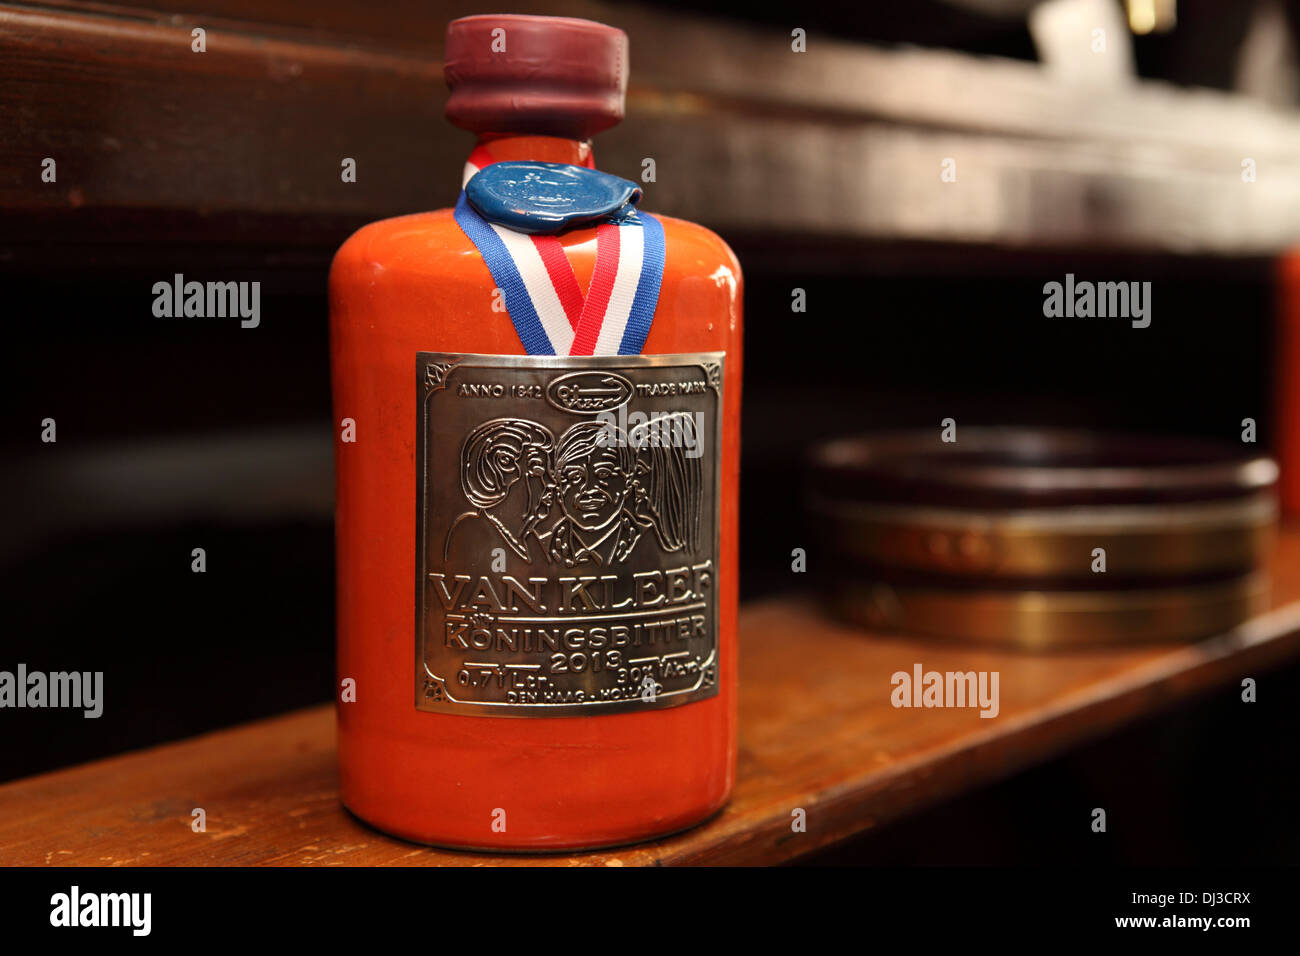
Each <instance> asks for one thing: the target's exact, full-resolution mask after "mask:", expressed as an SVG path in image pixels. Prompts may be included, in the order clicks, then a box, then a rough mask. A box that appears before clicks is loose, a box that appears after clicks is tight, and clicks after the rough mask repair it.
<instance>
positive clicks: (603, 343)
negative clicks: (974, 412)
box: [330, 16, 741, 850]
mask: <svg viewBox="0 0 1300 956" xmlns="http://www.w3.org/2000/svg"><path fill="white" fill-rule="evenodd" d="M626 43H627V39H626V37H625V36H624V35H623V34H622V33H621V32H620V31H617V30H612V29H610V28H607V27H603V26H600V25H598V24H592V23H589V22H586V21H579V20H565V19H553V18H535V17H509V16H492V17H471V18H467V19H465V20H461V21H456V22H454V23H453V24H452V25H451V26H450V27H449V30H448V42H447V74H448V81H449V84H450V86H451V89H452V95H451V99H450V101H449V105H448V116H449V117H450V118H451V119H452V120H453V121H454V122H456V123H457V125H460V126H463V127H465V128H468V129H471V130H473V131H475V132H476V133H477V134H478V136H479V145H478V147H477V148H476V149H475V151H474V153H473V157H475V158H474V163H475V165H476V166H482V167H483V168H484V169H485V170H493V171H494V175H495V177H496V178H495V179H494V180H493V182H494V183H495V184H496V185H498V186H500V187H501V188H503V189H505V190H507V192H508V191H509V190H510V189H515V188H516V187H518V188H521V189H524V190H525V192H527V190H528V189H530V188H533V187H530V186H529V185H528V183H527V182H526V180H528V179H529V178H530V177H532V178H533V179H538V177H539V176H540V180H543V181H545V182H544V184H543V187H542V188H541V191H540V192H538V191H537V189H534V190H533V191H532V192H528V193H527V195H526V196H525V200H526V201H524V202H523V206H522V207H521V208H523V209H524V218H523V219H522V220H520V221H521V222H522V224H523V226H524V227H525V228H527V229H532V228H534V226H533V225H532V219H529V218H528V217H531V216H534V215H535V214H536V215H537V216H540V217H542V218H543V219H544V218H545V215H546V213H547V211H548V207H547V203H548V202H550V200H551V198H552V197H551V196H550V194H549V193H547V192H546V190H547V189H551V188H552V185H551V180H549V179H548V178H547V177H550V176H552V175H553V176H554V177H556V178H555V182H556V183H559V185H558V186H554V188H555V189H559V190H560V191H561V192H562V191H563V189H565V188H568V185H569V184H570V183H573V184H576V185H575V186H574V188H575V189H576V190H577V191H578V193H579V194H581V196H585V197H587V198H586V199H582V200H581V201H579V202H577V203H576V206H582V205H583V202H589V200H590V195H595V196H596V198H597V200H599V199H600V197H601V196H603V195H605V192H603V191H607V190H610V189H614V190H616V189H617V188H618V186H617V182H615V181H613V180H612V179H611V178H610V177H603V176H601V174H599V173H594V172H590V171H589V170H590V167H592V166H593V162H592V153H591V144H590V136H591V135H592V134H593V133H595V132H598V131H599V130H600V129H603V128H605V127H607V126H609V125H612V123H613V122H616V121H617V120H618V119H619V117H620V116H621V112H622V99H623V91H624V89H625V84H626V70H627V57H626ZM467 152H468V143H467ZM646 152H647V153H648V154H653V150H652V149H650V148H647V151H646ZM487 164H499V166H495V167H494V166H493V165H487ZM529 164H532V165H531V166H530V165H529ZM539 164H540V165H539ZM546 164H556V165H553V166H552V165H546ZM538 170H540V171H541V172H540V174H539V173H538V172H537V171H538ZM502 171H504V172H502ZM638 172H639V170H638ZM479 176H480V177H481V178H479V179H478V183H479V184H480V185H481V184H483V183H486V182H487V180H488V178H489V177H487V176H485V174H484V173H480V174H479ZM611 182H614V185H613V186H611V185H610V184H611ZM521 183H522V184H523V185H520V184H521ZM501 184H504V185H501ZM459 185H460V184H458V183H447V184H445V187H444V190H445V192H446V194H447V195H448V196H449V197H450V196H451V195H454V194H455V191H456V189H457V187H458V186H459ZM488 185H492V184H491V183H489V184H488ZM624 185H630V184H624ZM435 186H436V184H435ZM477 188H478V186H476V185H473V184H471V188H470V189H468V190H467V192H466V194H465V195H466V196H473V195H475V192H474V190H475V189H477ZM593 190H594V192H592V191H593ZM589 194H590V195H589ZM481 195H487V196H488V199H487V200H482V199H481V198H480V200H479V201H478V202H479V206H481V209H482V213H481V215H480V214H479V212H477V211H473V210H471V209H470V206H468V205H466V203H467V200H466V198H465V196H463V197H462V199H461V205H460V206H458V209H457V211H453V210H451V209H445V210H440V211H437V212H427V213H419V214H416V215H411V216H405V217H401V218H398V219H391V220H386V221H383V222H378V223H374V224H372V225H369V226H366V227H365V228H363V229H361V230H360V231H358V232H357V233H356V234H355V235H353V236H352V237H351V238H350V239H349V240H348V241H347V242H346V243H345V244H344V245H343V247H342V248H341V249H340V250H339V252H338V254H337V255H336V257H335V260H334V265H333V269H332V272H331V275H330V312H331V316H330V335H331V353H332V366H333V369H332V371H333V389H334V407H335V419H336V426H337V435H336V462H337V493H338V499H337V516H336V517H337V523H336V535H337V559H338V676H339V680H340V682H341V687H342V691H341V702H340V703H339V710H338V713H339V724H338V726H339V760H340V778H341V781H340V782H341V790H342V796H343V802H344V804H345V805H346V806H347V807H348V808H349V809H350V810H351V811H352V812H354V813H355V814H356V815H358V816H359V817H361V818H362V819H364V820H366V821H368V822H369V823H371V824H373V825H375V826H376V827H379V828H380V829H382V830H385V831H387V832H390V833H393V834H396V835H398V836H401V837H405V838H407V839H410V840H415V841H419V842H422V843H430V844H436V845H442V846H449V847H461V848H474V849H487V850H560V849H574V848H582V847H596V846H608V845H615V844H620V843H628V842H633V841H637V840H642V839H647V838H651V837H654V836H657V835H662V834H665V833H670V832H672V831H675V830H680V829H683V828H685V827H689V826H691V825H693V824H695V823H698V822H700V821H701V820H703V819H705V818H706V817H708V816H709V815H710V814H712V813H714V812H715V811H716V810H718V809H719V808H720V807H721V806H722V805H723V804H724V802H725V801H726V799H727V797H728V794H729V792H730V790H731V787H732V782H733V777H734V765H735V755H736V676H737V675H736V602H737V569H736V565H737V547H738V542H737V487H738V465H739V451H740V448H739V441H740V439H739V433H740V430H739V421H740V398H741V395H740V391H741V390H740V382H741V374H740V373H741V364H740V363H741V275H740V268H739V265H738V264H737V262H736V259H735V257H734V256H733V255H732V253H731V251H730V250H729V249H728V248H727V246H726V245H725V244H724V243H723V242H722V241H721V240H720V239H719V238H718V237H717V236H715V235H714V234H713V233H711V232H709V231H708V230H706V229H703V228H701V227H700V226H696V225H693V224H691V223H688V222H683V221H680V220H675V219H669V218H667V217H662V218H658V217H651V216H648V215H646V214H645V213H644V211H632V212H630V215H629V211H630V210H631V207H630V206H628V205H624V206H622V207H621V208H620V210H619V211H615V212H608V213H606V212H601V210H600V209H599V208H596V207H599V206H600V202H599V201H595V205H594V206H593V207H592V208H594V209H596V211H595V213H592V209H585V212H584V210H583V209H580V210H579V212H580V213H583V215H586V216H587V217H588V218H578V219H575V220H571V221H570V222H569V223H568V225H567V227H566V226H564V225H562V226H560V227H559V228H551V227H547V226H546V225H545V223H543V224H542V225H541V226H536V228H537V229H541V230H545V229H548V228H549V231H548V232H541V233H538V234H537V238H536V240H534V238H533V236H532V235H530V234H528V233H527V232H525V231H520V230H515V229H508V228H506V227H504V226H502V225H501V224H500V222H499V221H498V220H497V219H493V218H491V217H493V216H507V215H514V214H515V213H517V212H518V210H514V209H511V208H504V207H508V206H510V202H509V201H506V202H505V203H504V206H502V204H501V203H497V204H496V205H493V201H494V200H493V198H492V194H491V193H490V190H488V191H487V192H481V193H480V196H481ZM566 195H567V194H566ZM562 198H563V197H562ZM634 198H636V197H634ZM507 199H509V197H508V196H507ZM565 201H566V202H567V201H568V200H567V199H566V200H565ZM589 204H590V202H589ZM479 206H474V210H478V209H479ZM499 207H500V208H499ZM525 207H526V208H525ZM566 208H567V207H566ZM575 208H576V207H575ZM602 208H603V207H602ZM463 215H468V216H470V217H471V218H473V220H474V222H476V223H478V225H479V228H480V230H488V231H489V232H490V233H491V234H488V233H485V232H482V231H480V232H478V233H475V232H474V230H473V229H472V228H470V226H469V223H468V222H467V221H466V220H465V219H464V218H462V216H463ZM592 216H594V218H592ZM601 216H604V218H601ZM654 223H658V224H659V225H660V226H661V227H662V256H661V259H660V261H659V262H658V263H657V264H656V262H655V261H652V260H653V259H654V256H653V255H652V253H651V249H652V246H653V241H652V240H653V236H652V232H651V226H652V225H653V224H654ZM640 227H644V228H640ZM643 233H644V238H643ZM493 235H495V236H497V237H498V238H501V239H503V242H502V243H497V242H496V240H494V239H493ZM521 244H522V245H521ZM534 248H535V250H536V252H534V251H533V249H534ZM494 250H495V251H494ZM502 250H505V251H504V252H502ZM560 252H562V255H561V254H559V253H560ZM493 255H497V256H498V257H502V256H504V257H505V258H510V257H514V261H511V262H505V263H501V262H498V261H496V260H494V259H493V258H492V256H493ZM533 256H537V257H538V258H535V259H534V258H529V257H533ZM525 259H527V260H528V261H527V262H526V261H525ZM539 262H544V263H545V266H546V268H545V270H544V271H543V272H540V273H539V271H538V269H539V266H538V263H539ZM566 262H567V266H566ZM530 267H531V268H532V270H533V271H532V280H533V282H534V285H532V286H528V288H524V286H523V285H517V284H512V283H513V280H512V279H510V278H509V277H510V276H513V275H515V274H516V272H517V273H518V274H519V275H524V274H526V273H527V270H528V269H529V268H530ZM569 267H571V273H570V272H568V271H567V269H568V268H569ZM624 268H627V269H631V270H633V272H632V273H630V274H631V275H633V276H636V275H640V276H642V279H641V280H640V281H639V282H631V284H629V281H628V280H627V278H626V275H627V274H625V273H623V272H621V271H620V270H623V269H624ZM659 268H661V269H662V272H661V275H660V274H659V273H658V272H657V270H658V269H659ZM512 269H514V270H516V272H511V271H510V270H512ZM502 270H505V271H504V272H503V271H502ZM636 270H639V271H636ZM539 274H541V275H543V277H547V276H549V277H551V278H554V279H555V283H554V285H553V286H547V288H545V289H541V290H540V291H538V289H537V288H536V287H535V283H536V281H537V275H539ZM503 275H506V278H505V279H503V278H502V276H503ZM646 276H651V277H653V281H650V280H649V279H646V278H645V277H646ZM575 281H576V287H575V286H574V285H573V283H574V282H575ZM566 283H568V285H567V286H566ZM655 283H657V295H656V294H655V288H654V285H655ZM548 290H549V291H548ZM633 292H635V296H634V295H633ZM525 295H531V296H532V299H531V300H529V301H524V299H523V298H521V296H525ZM552 296H554V297H552ZM557 303H560V304H561V306H562V308H559V309H558V310H557ZM593 303H594V304H593ZM620 309H621V310H622V312H621V314H620V312H619V310H620ZM638 309H640V310H641V312H642V313H644V318H645V319H646V320H648V321H649V323H650V324H649V330H648V334H646V335H645V337H644V341H643V342H639V341H637V337H636V336H635V335H634V334H632V333H631V332H630V331H628V332H625V333H623V334H622V336H621V337H619V336H616V338H618V341H613V339H611V333H610V331H609V329H610V328H611V327H612V326H613V325H614V324H616V323H618V322H619V321H622V320H626V323H627V327H628V329H629V330H630V329H631V327H632V326H633V325H634V324H635V316H636V315H637V314H639V313H638V311H637V310H638ZM548 310H549V312H548ZM541 315H548V316H549V318H550V321H551V322H552V323H554V322H555V321H556V316H559V317H560V318H561V319H563V318H564V317H565V316H566V315H567V316H568V318H569V320H570V322H571V331H570V332H565V330H564V328H563V323H561V327H560V328H559V331H558V332H556V331H555V326H554V324H552V325H549V326H546V328H548V329H550V338H549V339H546V338H543V339H541V341H542V343H543V347H542V348H541V349H537V348H535V346H536V345H537V342H535V341H534V342H531V343H530V347H529V348H526V343H525V341H524V339H525V338H526V337H527V334H528V333H527V328H528V327H529V326H528V324H527V320H533V321H534V324H536V319H537V316H541ZM592 316H595V318H594V319H593V318H592ZM629 316H632V318H629ZM593 322H594V324H592V323H593ZM601 322H604V323H605V325H603V326H602V325H601V324H600V323H601ZM543 324H545V323H543ZM619 328H622V326H619ZM521 330H523V331H521ZM570 339H571V340H572V341H570ZM547 342H549V343H550V345H551V346H552V349H553V351H555V352H557V353H559V354H555V355H548V354H547V351H548V349H547V348H546V347H545V345H546V343H547ZM638 346H639V347H638ZM632 348H635V353H633V352H632V351H631V349H632ZM530 352H531V353H532V354H531V355H530V354H529V353H530ZM593 353H594V357H593Z"/></svg>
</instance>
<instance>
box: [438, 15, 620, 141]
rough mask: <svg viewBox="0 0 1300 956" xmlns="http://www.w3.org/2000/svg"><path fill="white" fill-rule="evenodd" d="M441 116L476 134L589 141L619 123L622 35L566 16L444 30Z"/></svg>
mask: <svg viewBox="0 0 1300 956" xmlns="http://www.w3.org/2000/svg"><path fill="white" fill-rule="evenodd" d="M443 73H444V75H445V76H446V78H447V85H448V86H449V87H450V88H451V97H450V98H449V99H448V100H447V119H449V120H450V121H451V122H452V123H454V124H455V125H457V126H459V127H461V128H462V129H468V130H473V131H474V132H476V133H534V134H538V135H543V136H563V137H566V138H569V139H588V138H590V137H591V136H593V135H594V134H596V133H599V132H600V131H601V130H603V129H608V128H609V127H611V126H613V125H614V124H615V123H617V122H618V121H619V120H621V119H622V118H623V97H624V95H625V94H626V92H627V34H626V33H624V32H623V31H622V30H618V29H615V28H614V27H607V26H605V25H604V24H603V23H594V22H593V21H591V20H577V19H572V18H569V17H525V16H513V15H506V14H502V15H487V16H475V17H462V18H461V19H459V20H453V21H451V23H449V24H448V25H447V49H446V54H445V56H444V65H443Z"/></svg>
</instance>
